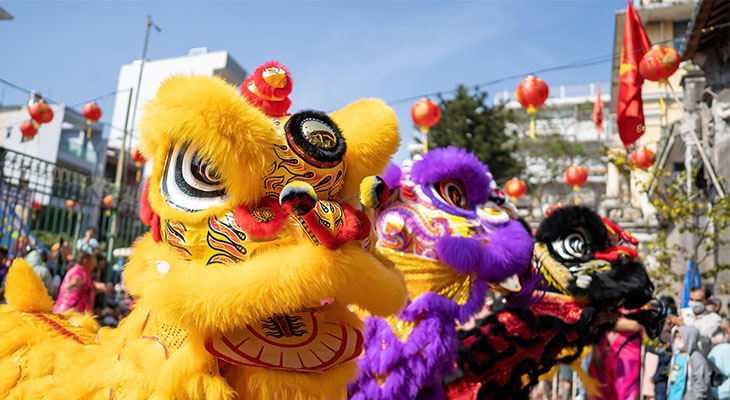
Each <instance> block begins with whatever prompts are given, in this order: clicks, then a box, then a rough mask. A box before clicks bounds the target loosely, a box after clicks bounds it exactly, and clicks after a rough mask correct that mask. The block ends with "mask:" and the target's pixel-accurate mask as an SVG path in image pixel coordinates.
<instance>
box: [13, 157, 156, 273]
mask: <svg viewBox="0 0 730 400" xmlns="http://www.w3.org/2000/svg"><path fill="white" fill-rule="evenodd" d="M140 191H141V189H140V188H139V185H134V186H125V187H123V188H122V190H121V193H116V190H115V187H114V184H113V182H111V181H109V180H106V179H103V178H102V177H98V176H94V175H92V174H90V173H88V172H85V171H80V170H75V169H73V168H68V167H61V166H59V165H56V164H53V163H50V162H47V161H44V160H41V159H39V158H35V157H32V156H29V155H27V154H22V153H18V152H15V151H12V150H8V149H4V148H0V221H1V222H2V225H1V226H0V245H2V246H4V247H6V248H8V250H9V253H10V256H11V257H15V256H17V255H19V254H21V253H22V251H23V249H24V248H25V247H26V246H27V245H30V246H33V247H36V248H40V249H45V250H49V249H50V248H51V247H52V246H53V245H54V244H57V243H59V242H62V241H65V242H68V243H70V244H75V243H76V241H77V240H78V238H79V237H83V235H84V232H85V230H86V229H87V228H88V227H94V228H96V232H97V235H96V237H97V240H98V241H99V243H100V245H101V251H102V252H103V254H108V255H109V258H111V253H112V252H111V251H108V250H110V249H107V248H106V244H107V243H108V242H109V239H110V238H111V237H112V236H113V232H110V223H111V219H112V216H113V214H114V213H117V215H116V216H117V226H118V228H117V230H116V231H117V235H116V237H115V240H114V248H115V249H116V248H124V247H128V246H130V245H131V244H132V242H133V241H134V239H135V238H137V237H138V236H140V235H142V234H143V233H145V232H146V230H147V227H145V226H144V225H142V223H141V221H140V220H139V218H138V213H137V210H138V204H139V194H140V193H139V192H140ZM107 195H112V196H113V198H114V201H113V204H112V205H111V207H106V206H105V205H104V204H103V199H104V197H105V196H107ZM71 247H72V248H73V247H75V246H71ZM108 261H113V260H111V259H109V260H108Z"/></svg>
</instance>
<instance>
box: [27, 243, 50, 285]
mask: <svg viewBox="0 0 730 400" xmlns="http://www.w3.org/2000/svg"><path fill="white" fill-rule="evenodd" d="M25 261H27V262H28V265H30V267H31V268H33V272H35V274H36V275H38V277H39V278H41V281H42V282H43V286H45V287H46V292H48V295H49V296H52V294H53V275H52V274H51V271H49V270H48V267H47V266H46V263H47V262H48V253H46V252H45V251H44V250H38V249H32V250H31V251H30V252H29V253H28V254H27V255H26V256H25Z"/></svg>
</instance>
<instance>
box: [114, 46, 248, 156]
mask: <svg viewBox="0 0 730 400" xmlns="http://www.w3.org/2000/svg"><path fill="white" fill-rule="evenodd" d="M140 74H141V75H142V80H141V83H140V85H139V98H138V99H136V100H135V96H136V94H135V92H137V82H138V81H139V77H140ZM182 74H200V75H206V76H220V77H221V78H223V79H225V80H227V81H228V82H230V83H232V84H234V85H240V84H241V83H242V82H243V80H244V78H245V77H246V70H245V69H243V67H241V65H240V64H239V63H238V62H237V61H236V60H235V59H233V57H231V55H230V54H229V53H228V52H227V51H214V52H208V50H207V49H206V48H204V47H201V48H195V49H191V50H190V52H189V53H188V55H186V56H182V57H174V58H165V59H160V60H152V61H145V62H144V67H143V68H142V62H141V61H140V60H137V61H134V62H133V63H131V64H125V65H122V67H121V69H120V70H119V79H118V81H117V94H116V99H115V102H114V111H113V113H112V121H111V125H112V129H111V130H110V132H109V148H111V149H119V148H120V147H121V145H122V137H123V135H124V131H123V129H124V127H125V126H127V127H128V128H127V130H128V133H129V137H130V138H131V145H130V142H128V144H127V145H128V146H129V148H134V146H135V145H136V143H137V140H138V137H139V135H138V132H137V130H136V125H138V124H139V120H140V118H141V116H142V112H143V110H144V105H145V104H147V102H148V101H150V100H151V99H152V98H153V97H154V96H155V94H156V93H157V89H158V88H159V87H160V84H161V83H162V82H163V81H164V80H165V79H167V78H169V77H170V76H174V75H182ZM130 90H131V91H132V94H131V96H130ZM135 101H137V110H136V114H135V112H134V109H133V107H134V102H135ZM133 118H134V121H132V119H133ZM132 125H135V126H134V127H133V126H132Z"/></svg>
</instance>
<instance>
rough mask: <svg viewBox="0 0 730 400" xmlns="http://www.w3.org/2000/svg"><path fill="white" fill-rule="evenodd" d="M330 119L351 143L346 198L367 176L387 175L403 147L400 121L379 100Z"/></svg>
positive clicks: (343, 194) (360, 102)
mask: <svg viewBox="0 0 730 400" xmlns="http://www.w3.org/2000/svg"><path fill="white" fill-rule="evenodd" d="M330 117H332V119H333V120H334V121H335V122H336V123H337V125H338V126H339V127H340V130H341V131H342V136H344V138H345V142H346V143H347V152H345V165H346V166H347V173H346V174H345V177H346V178H345V184H344V186H343V188H342V191H341V192H340V197H341V198H345V197H348V196H351V195H353V194H355V193H357V192H358V191H359V186H360V182H361V181H362V180H363V179H364V178H365V177H367V176H370V175H378V174H381V173H383V171H384V170H385V167H386V166H387V165H388V162H390V157H391V156H392V155H393V154H395V152H396V151H397V150H398V145H399V144H400V136H399V134H398V120H397V118H396V117H395V113H394V112H393V110H391V109H390V107H388V106H387V105H386V104H385V102H383V101H382V100H378V99H363V100H358V101H356V102H354V103H352V104H350V105H348V106H347V107H345V108H343V109H341V110H338V111H335V112H333V113H332V114H331V115H330Z"/></svg>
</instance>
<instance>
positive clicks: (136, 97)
mask: <svg viewBox="0 0 730 400" xmlns="http://www.w3.org/2000/svg"><path fill="white" fill-rule="evenodd" d="M150 28H155V30H156V31H157V32H162V29H160V27H159V26H157V25H155V23H154V22H152V17H151V16H149V15H148V16H147V27H146V28H145V32H144V45H142V57H141V59H140V63H139V75H137V93H135V95H134V108H133V109H132V123H131V125H132V126H131V130H132V137H131V138H130V140H129V145H130V146H131V145H132V141H133V139H134V122H135V118H136V117H137V108H138V106H139V92H140V90H139V89H140V86H141V85H142V72H144V63H145V61H147V43H148V41H149V38H150ZM130 152H131V150H130Z"/></svg>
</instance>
